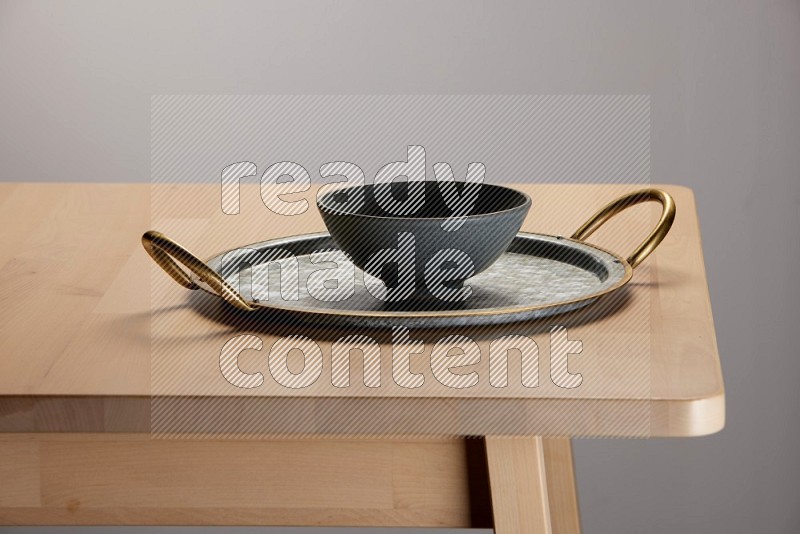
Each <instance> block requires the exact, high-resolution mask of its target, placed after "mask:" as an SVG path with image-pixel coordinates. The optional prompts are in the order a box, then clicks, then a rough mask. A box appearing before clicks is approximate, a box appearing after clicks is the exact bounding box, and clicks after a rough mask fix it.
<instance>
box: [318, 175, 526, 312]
mask: <svg viewBox="0 0 800 534" xmlns="http://www.w3.org/2000/svg"><path fill="white" fill-rule="evenodd" d="M411 184H414V185H413V187H417V188H418V189H416V190H415V191H412V192H410V191H409V187H410V186H411ZM411 184H410V183H408V182H397V183H391V184H381V185H374V184H371V185H364V186H358V187H351V188H343V189H338V190H334V191H331V192H328V193H324V194H322V195H320V196H319V198H318V199H317V206H318V207H319V210H320V213H321V214H322V218H323V220H324V221H325V225H326V226H327V227H328V231H329V232H330V234H331V237H332V238H333V240H334V241H335V242H336V244H337V245H338V246H339V247H340V248H341V249H342V250H343V251H344V252H346V253H347V254H348V255H349V256H350V258H351V259H352V261H353V263H354V264H355V265H356V266H357V267H359V268H360V269H362V270H364V271H365V272H367V273H368V274H370V275H372V276H374V277H376V278H379V279H380V280H381V281H383V282H384V284H385V286H386V287H387V288H396V287H398V285H399V284H403V285H405V287H407V284H406V283H404V282H403V280H405V281H406V282H407V281H408V277H409V275H410V273H411V270H412V269H413V279H414V289H413V291H412V294H409V293H408V291H404V292H402V293H396V294H395V297H394V298H392V299H391V300H394V301H403V300H406V299H407V298H411V297H414V298H419V297H428V298H429V297H431V296H434V297H437V298H439V299H441V300H459V299H458V298H452V294H451V295H450V296H449V297H443V293H442V291H438V292H437V291H435V290H433V289H432V288H436V287H437V281H438V282H442V277H443V278H444V281H443V282H442V285H444V286H446V287H447V288H451V289H456V288H460V287H461V286H462V285H463V282H464V281H465V280H466V279H467V278H469V277H470V276H474V275H476V274H478V273H479V272H481V271H483V270H484V269H486V268H487V267H489V266H490V265H491V264H492V263H493V262H494V261H495V260H497V258H499V257H500V255H501V254H503V252H504V251H505V250H506V249H507V248H508V246H509V245H510V243H511V240H512V239H513V238H514V236H515V235H516V233H517V232H518V231H519V228H520V226H521V225H522V221H523V220H524V219H525V216H526V215H527V213H528V210H529V209H530V206H531V199H530V197H528V195H526V194H524V193H521V192H519V191H516V190H514V189H510V188H507V187H501V186H497V185H486V184H484V185H482V186H480V189H479V190H478V193H477V198H476V200H475V203H474V205H473V207H472V209H471V210H469V211H467V212H466V214H465V215H464V216H463V218H462V219H461V220H462V221H463V222H462V223H461V224H460V226H459V227H458V228H457V229H453V226H452V225H453V222H454V219H453V218H452V215H453V210H452V209H451V208H450V207H448V205H447V203H446V202H445V199H444V197H443V194H442V189H441V188H440V185H439V183H438V182H435V181H426V182H411ZM458 187H459V191H462V190H463V189H462V188H463V187H464V185H463V184H459V186H458ZM423 191H424V201H423V202H419V201H417V202H413V203H411V205H412V207H415V208H417V209H415V210H409V211H410V212H409V213H401V214H396V213H390V212H388V211H386V210H385V209H384V207H382V206H386V203H385V202H383V203H382V202H379V200H385V199H386V198H387V195H391V198H392V199H394V200H396V201H400V202H401V201H404V200H407V199H408V196H409V194H414V193H416V197H415V198H416V199H417V200H419V199H420V198H421V196H422V192H423ZM376 196H377V197H378V198H377V199H376ZM450 198H452V197H450ZM452 204H453V202H452V201H451V205H452ZM394 211H398V210H397V209H395V210H394ZM448 220H449V221H450V223H449V225H448V223H447V221H448ZM409 234H410V235H412V236H413V254H408V251H409V250H410V249H409V248H408V245H409V242H410V238H409ZM401 236H402V237H401ZM381 251H383V252H381ZM440 251H441V252H440ZM453 251H460V252H453ZM398 252H402V254H398ZM376 255H377V256H382V257H383V259H389V260H390V261H387V262H385V263H384V264H383V265H382V266H381V261H380V260H379V259H377V258H376ZM466 257H468V262H471V264H472V265H471V269H465V268H464V265H465V262H464V260H465V258H466ZM392 260H396V261H392ZM401 271H403V272H402V274H401ZM437 273H442V275H441V276H439V278H437ZM402 276H405V278H402Z"/></svg>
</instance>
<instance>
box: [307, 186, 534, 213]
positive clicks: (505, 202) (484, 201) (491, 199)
mask: <svg viewBox="0 0 800 534" xmlns="http://www.w3.org/2000/svg"><path fill="white" fill-rule="evenodd" d="M455 185H456V188H457V191H458V194H459V195H464V194H465V185H466V184H464V183H463V182H462V183H456V184H455ZM413 187H417V188H422V187H424V197H423V198H424V202H420V203H419V204H420V205H419V207H418V209H416V210H415V211H411V212H409V213H405V214H400V215H398V214H393V213H390V212H387V211H386V210H384V209H383V208H382V207H381V205H380V204H379V203H378V201H377V200H376V196H380V195H383V196H385V195H388V194H391V196H392V198H394V199H395V200H396V201H398V202H403V201H405V200H407V199H408V196H409V193H410V188H413ZM356 190H360V191H358V192H357V193H358V194H359V195H361V194H363V200H364V201H363V202H358V203H357V202H351V194H353V193H354V192H356ZM454 202H457V199H456V200H452V201H451V202H450V203H451V205H452V204H454ZM528 202H529V198H528V196H527V195H525V194H524V193H521V192H519V191H515V190H514V189H509V188H507V187H502V186H498V185H490V184H482V185H481V186H480V189H479V190H478V198H477V199H476V200H475V203H474V205H473V206H472V209H470V210H469V213H468V214H467V215H469V216H475V215H488V214H492V213H499V212H503V211H508V210H511V209H514V208H519V207H521V206H524V205H525V204H526V203H528ZM317 203H318V205H319V208H320V209H322V210H325V211H327V212H329V213H338V214H343V215H344V214H349V215H361V216H364V217H385V218H403V219H446V218H448V217H450V216H452V215H453V208H452V207H450V206H448V205H447V203H446V202H445V200H444V196H443V194H442V188H441V187H440V186H439V183H438V182H435V181H425V182H392V183H388V184H379V185H375V184H368V185H363V186H356V187H348V188H342V189H338V190H336V191H331V192H329V193H326V194H324V195H322V196H321V197H320V198H319V199H318V201H317ZM359 204H360V205H359ZM354 205H355V206H356V207H355V208H353V207H352V206H354ZM456 205H459V204H456Z"/></svg>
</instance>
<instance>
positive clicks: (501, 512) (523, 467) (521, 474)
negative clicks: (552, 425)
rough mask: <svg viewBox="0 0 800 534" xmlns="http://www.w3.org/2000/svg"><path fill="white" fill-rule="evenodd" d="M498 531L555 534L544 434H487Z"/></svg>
mask: <svg viewBox="0 0 800 534" xmlns="http://www.w3.org/2000/svg"><path fill="white" fill-rule="evenodd" d="M486 458H487V461H488V464H489V483H490V484H491V487H492V512H493V517H494V530H495V532H496V533H497V534H552V532H553V530H552V522H551V518H550V515H551V513H550V503H549V498H548V494H547V492H548V486H547V476H546V472H545V469H546V465H545V459H544V444H543V443H542V438H540V437H532V438H494V437H487V438H486Z"/></svg>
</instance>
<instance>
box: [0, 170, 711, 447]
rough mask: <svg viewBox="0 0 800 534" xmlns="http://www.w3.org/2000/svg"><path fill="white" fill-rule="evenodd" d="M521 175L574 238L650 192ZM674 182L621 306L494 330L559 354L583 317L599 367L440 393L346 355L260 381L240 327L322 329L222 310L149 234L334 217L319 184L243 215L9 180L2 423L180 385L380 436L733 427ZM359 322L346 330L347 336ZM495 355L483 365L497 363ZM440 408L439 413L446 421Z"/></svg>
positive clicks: (311, 426) (170, 392) (205, 235)
mask: <svg viewBox="0 0 800 534" xmlns="http://www.w3.org/2000/svg"><path fill="white" fill-rule="evenodd" d="M514 187H518V188H519V189H522V190H524V191H525V192H527V193H528V194H530V195H531V197H532V198H533V207H532V209H531V212H530V214H529V216H528V218H527V219H526V221H525V223H524V225H523V227H522V230H523V231H530V232H538V233H547V234H556V235H567V236H568V235H570V234H571V233H572V232H573V231H574V230H575V229H576V228H578V227H579V226H580V224H581V223H583V222H584V220H585V219H587V218H588V217H589V216H590V215H591V214H592V213H593V212H594V211H596V210H597V209H598V208H600V207H601V206H603V205H604V204H606V203H607V202H609V201H610V200H613V199H614V198H616V197H618V196H620V195H622V194H624V193H627V192H630V191H632V190H635V189H638V187H636V186H623V185H614V186H608V185H517V186H514ZM662 188H663V189H665V190H666V191H668V192H669V193H670V194H672V195H673V197H674V198H675V201H676V205H677V211H678V213H677V218H676V220H675V224H674V226H673V228H672V231H671V232H670V234H669V236H667V238H666V239H665V241H664V242H663V243H662V244H661V246H660V247H659V248H658V250H657V251H656V252H655V253H654V254H653V255H651V256H650V257H649V258H648V259H647V260H646V261H645V262H644V263H643V264H642V265H641V266H639V267H638V268H637V269H636V270H635V272H634V276H633V280H632V282H631V283H630V284H629V287H628V289H627V290H626V291H625V294H624V295H617V296H610V297H606V299H617V301H609V302H606V303H605V304H604V306H605V308H608V309H609V310H610V311H609V313H605V314H600V315H599V316H598V314H597V313H595V312H592V311H591V310H592V307H590V308H587V310H586V311H584V312H577V313H572V314H568V315H567V316H564V317H561V318H558V319H556V318H551V319H549V320H547V321H544V322H542V321H539V322H533V323H526V324H517V325H508V326H505V327H496V328H491V329H484V330H483V331H482V332H481V333H480V335H477V334H476V336H477V337H476V338H475V339H476V341H477V342H478V344H479V346H480V347H481V348H482V349H484V348H486V347H488V344H489V343H490V342H491V341H492V340H493V339H494V338H496V337H499V336H500V335H505V334H508V333H522V334H526V335H530V336H531V337H533V338H534V339H535V340H536V341H537V343H539V344H540V346H541V347H542V354H543V355H545V354H546V351H545V348H546V347H547V344H548V338H547V332H548V330H547V327H549V325H552V324H563V325H565V326H567V327H568V329H569V335H570V338H571V339H577V340H581V341H582V343H583V352H582V353H581V354H579V355H576V356H575V357H571V359H570V370H571V371H572V372H580V373H581V374H582V375H583V377H584V384H583V385H582V386H581V387H580V388H577V389H578V390H580V391H575V390H565V389H563V388H559V387H556V386H554V385H553V384H551V383H550V381H549V380H547V377H548V374H547V369H548V367H547V361H546V358H542V367H541V371H540V376H541V377H542V380H541V382H542V384H541V386H540V387H538V388H535V389H528V388H522V387H521V386H520V385H519V384H515V383H510V384H509V387H508V388H504V389H502V390H498V389H496V388H490V387H488V384H487V383H488V380H482V381H481V384H482V385H480V386H479V387H476V388H474V389H472V390H470V391H466V392H465V391H464V390H460V391H459V392H458V394H454V393H452V392H445V391H443V390H441V389H437V388H436V387H434V386H435V381H433V380H432V377H431V376H430V368H428V370H427V371H428V375H429V376H428V379H429V381H430V382H431V383H432V387H431V388H427V389H426V388H420V389H421V390H424V391H411V390H404V389H403V388H400V387H399V386H397V385H396V384H393V383H392V384H393V385H392V384H389V385H388V386H387V388H385V389H383V388H382V390H381V391H380V392H377V393H376V392H374V391H371V390H369V388H366V387H360V388H359V387H358V384H357V382H358V381H359V379H360V378H357V379H355V380H354V382H356V383H355V384H353V387H351V388H333V387H331V378H330V365H329V363H330V361H329V359H326V368H327V369H328V371H327V373H328V374H327V378H326V375H325V374H324V373H323V375H322V379H320V380H319V381H318V382H317V383H315V384H314V386H312V387H310V388H307V389H306V390H304V391H302V392H301V393H297V392H289V391H286V390H285V389H283V390H282V389H280V388H278V387H276V386H274V385H269V384H265V386H264V387H262V388H258V389H254V390H242V389H239V388H234V387H232V386H231V385H230V384H228V383H227V382H225V380H224V379H223V378H222V376H221V373H220V369H219V352H220V349H221V348H222V346H223V344H224V343H225V342H226V341H227V340H229V339H230V338H231V337H233V336H234V335H236V334H237V333H242V332H248V333H251V334H254V335H257V336H258V337H260V338H261V339H262V341H263V343H264V347H265V348H268V347H269V346H270V345H271V343H272V342H273V341H274V340H275V339H277V338H278V337H280V336H284V335H290V334H298V333H306V332H307V330H305V329H304V328H303V327H293V328H288V329H287V328H286V327H283V326H279V325H272V324H268V323H267V324H265V323H264V322H261V323H258V322H254V321H250V320H244V321H243V320H241V318H240V316H238V315H234V314H229V315H226V313H227V312H226V311H224V310H223V311H219V310H217V308H213V309H215V310H217V311H215V312H214V313H205V312H204V310H207V309H209V308H210V307H211V306H217V304H215V300H214V298H213V297H211V296H207V295H200V294H199V292H193V293H192V292H188V291H186V290H185V289H183V288H181V287H179V286H178V285H176V284H174V283H173V282H172V281H171V280H170V279H169V278H168V277H167V276H166V275H165V274H164V273H163V272H161V271H160V270H159V269H158V268H157V267H156V266H155V265H154V264H153V263H152V261H151V260H150V258H149V257H148V256H147V254H146V253H145V252H144V250H143V249H142V247H141V244H140V241H139V238H140V236H141V234H142V233H143V232H144V231H145V230H148V229H151V228H153V229H157V230H159V231H161V232H163V233H165V234H167V235H169V236H170V237H173V238H175V239H176V240H177V241H179V242H181V243H182V244H183V245H185V246H186V247H187V248H189V249H190V250H192V251H194V252H195V253H197V254H198V255H199V256H200V257H202V258H206V257H209V256H211V255H213V254H216V253H218V252H220V251H222V250H226V249H230V248H233V247H236V246H243V245H246V244H249V243H253V242H257V241H263V240H266V239H270V238H273V237H280V236H286V235H294V234H301V233H307V232H318V231H323V230H324V226H323V224H322V221H321V218H320V217H319V215H318V213H317V211H316V209H315V208H314V207H313V198H314V194H313V193H314V192H313V191H311V192H309V193H308V194H307V196H306V198H308V199H309V201H310V203H311V206H312V207H311V209H309V210H308V211H307V212H306V213H304V214H302V215H298V216H295V217H292V218H286V217H281V216H278V215H275V214H273V213H271V212H270V211H269V210H267V209H266V208H265V207H264V205H263V204H262V203H261V200H260V198H259V195H258V186H257V184H252V185H246V186H244V185H243V187H242V193H241V213H240V214H239V215H237V216H230V215H225V214H223V213H222V211H221V210H220V208H219V195H220V191H219V185H218V184H210V185H188V184H182V185H170V186H167V185H159V186H154V185H151V184H118V185H112V184H77V183H72V184H13V183H9V184H0V203H2V207H3V209H2V211H0V232H1V233H2V244H3V246H2V247H0V269H1V271H0V300H2V302H3V306H2V308H0V329H2V330H1V331H2V334H0V431H2V432H36V431H49V432H60V431H69V432H78V431H91V432H142V431H145V432H146V431H148V430H150V423H151V420H150V416H151V413H150V410H151V399H152V398H153V397H156V396H158V397H161V396H163V397H168V398H170V399H196V398H205V399H208V398H218V399H227V400H225V401H224V402H230V403H237V402H246V403H251V404H249V405H248V406H253V405H258V403H259V402H261V403H266V402H273V403H276V402H279V403H280V406H281V409H289V410H296V413H295V414H294V415H295V416H294V417H292V421H288V422H287V420H285V419H284V420H281V421H278V420H275V421H266V422H265V423H264V424H265V425H270V424H273V425H276V426H275V427H274V428H276V429H277V430H276V431H277V432H278V433H283V434H286V433H294V432H296V433H298V434H309V433H310V434H339V433H350V432H352V431H354V430H358V431H359V432H360V433H363V434H370V435H380V436H390V435H393V434H397V433H398V432H399V433H405V432H409V433H422V434H428V433H432V434H437V433H440V434H442V435H451V434H459V433H470V434H476V435H486V434H498V433H499V434H524V435H563V436H578V435H582V436H641V437H646V436H691V435H703V434H708V433H712V432H716V431H718V430H719V429H721V428H722V426H723V425H724V388H723V381H722V374H721V369H720V360H719V355H718V352H717V345H716V339H715V333H714V324H713V320H712V314H711V306H710V302H709V296H708V288H707V282H706V274H705V268H704V264H703V255H702V247H701V239H700V230H699V226H698V220H697V215H696V210H695V203H694V198H693V194H692V192H691V191H690V190H688V189H686V188H683V187H676V186H663V187H662ZM656 217H657V208H656V207H655V206H653V207H649V206H648V207H645V206H642V207H636V208H633V209H630V210H628V211H627V212H625V213H624V214H621V215H620V216H619V217H618V218H616V219H614V220H613V221H612V222H610V223H609V228H608V229H604V230H601V231H600V232H598V234H597V235H596V236H593V237H592V239H591V241H592V242H593V243H597V244H598V245H600V246H603V247H604V248H606V249H609V250H613V251H615V252H618V253H620V254H621V255H622V256H626V255H627V254H628V253H629V251H631V250H632V249H633V247H634V246H635V245H636V244H637V243H638V242H639V241H640V240H641V239H642V238H643V237H644V235H645V234H646V233H647V232H648V231H649V230H650V228H651V226H652V224H653V223H654V221H655V220H656ZM612 227H613V230H611V228H612ZM231 313H232V312H231ZM220 318H222V319H220ZM309 332H311V330H309ZM324 332H325V329H324V328H320V329H318V330H314V331H313V333H312V334H311V337H314V335H317V336H318V338H319V339H320V342H319V344H320V346H321V347H322V349H323V353H324V354H325V357H326V358H329V355H330V343H331V341H332V339H335V338H332V337H330V336H325V335H323V334H324ZM355 333H358V332H356V331H354V330H348V331H346V332H345V331H337V332H336V337H339V336H343V335H350V334H355ZM451 333H460V334H469V333H470V331H469V330H468V329H458V330H457V331H454V332H450V331H445V332H439V333H435V332H424V331H419V332H418V331H414V330H412V332H411V334H412V337H414V338H416V339H421V340H424V341H425V346H426V354H428V355H429V354H430V350H431V347H432V345H433V343H434V342H435V341H436V339H438V337H440V336H444V335H449V334H451ZM315 339H317V338H315ZM251 352H252V354H248V355H246V356H245V355H242V357H241V358H240V365H242V366H243V367H249V368H250V369H258V368H259V366H260V369H261V370H265V364H264V361H265V360H264V358H266V354H265V353H266V352H267V351H266V350H265V351H262V352H261V353H259V352H256V351H251ZM486 354H488V352H486ZM259 358H260V359H259ZM483 360H485V358H483V359H482V361H481V364H479V365H478V367H477V370H478V372H479V374H480V376H482V377H483V376H487V377H488V370H487V369H488V367H487V365H488V364H487V363H486V362H485V361H483ZM165 362H169V372H168V373H167V374H168V375H169V376H174V377H180V379H179V380H178V379H175V380H163V379H162V378H163V377H164V376H167V375H166V374H165V373H166V371H163V369H162V367H160V366H162V365H165ZM259 362H260V363H259ZM573 366H574V367H573ZM162 371H163V372H162ZM159 373H161V374H159ZM384 373H390V371H389V369H388V368H387V369H386V370H385V371H384ZM353 376H355V377H359V376H360V375H358V374H357V373H354V375H353ZM387 376H391V375H390V374H387ZM386 382H391V381H390V380H386ZM510 382H513V380H511V381H510ZM362 386H363V384H362ZM236 406H238V408H237V409H241V406H242V405H236ZM275 406H278V405H277V404H276V405H275ZM370 406H380V408H379V413H380V414H381V418H382V419H384V420H385V422H384V423H383V424H381V425H379V424H377V423H375V424H373V425H371V426H358V424H357V422H356V421H355V420H354V419H353V418H349V419H348V417H346V416H342V419H341V420H339V421H331V418H330V414H331V413H338V414H340V415H341V414H346V413H348V412H355V411H357V410H364V409H369V407H370ZM325 410H330V413H328V414H327V416H326V420H325V421H324V422H323V421H321V420H320V416H319V412H320V411H323V412H324V411H325ZM409 410H413V411H414V412H415V413H417V414H423V416H422V419H423V421H421V422H419V421H417V422H409V420H408V411H409ZM315 414H316V415H315ZM425 414H431V416H430V418H428V420H425V419H426V417H428V416H427V415H425ZM433 414H439V415H438V416H435V417H434V415H433ZM442 414H445V415H442ZM353 417H355V416H353ZM418 419H419V418H418ZM454 421H456V422H454ZM293 425H294V426H293Z"/></svg>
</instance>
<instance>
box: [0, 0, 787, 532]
mask: <svg viewBox="0 0 800 534" xmlns="http://www.w3.org/2000/svg"><path fill="white" fill-rule="evenodd" d="M158 93H198V94H205V93H362V94H380V93H442V94H448V93H469V94H473V93H476V94H484V93H485V94H493V93H522V94H525V93H532V94H547V93H611V94H617V93H621V94H649V95H651V119H652V139H651V147H652V161H651V171H652V174H651V179H652V181H653V182H669V183H678V184H684V185H688V186H690V187H692V188H693V189H694V190H695V192H696V194H697V199H698V205H699V213H700V219H701V225H702V230H703V238H704V250H705V254H706V266H707V269H708V275H709V284H710V289H711V297H712V303H713V307H714V312H715V318H716V325H717V334H718V339H719V346H720V353H721V357H722V361H723V370H724V373H725V379H726V387H727V399H728V404H727V409H728V423H727V428H726V429H725V430H724V431H723V432H721V433H720V434H717V435H714V436H710V437H706V438H699V439H682V440H647V441H621V440H614V441H611V440H609V441H599V440H584V441H578V442H577V444H576V462H577V468H578V483H579V491H580V499H581V511H582V514H583V522H584V526H585V531H586V532H587V533H590V534H591V533H619V532H720V533H721V532H798V531H800V509H799V508H798V506H797V504H798V502H800V459H798V457H797V455H798V447H797V443H798V439H799V438H800V427H799V426H798V424H797V422H798V418H797V415H796V409H797V407H798V406H800V389H799V388H798V385H797V379H798V377H800V358H799V357H798V356H799V355H798V354H797V350H796V346H795V345H794V334H795V332H794V330H796V327H797V325H798V318H799V317H800V284H798V283H797V281H796V278H797V275H798V268H797V265H798V261H800V250H799V248H800V240H799V239H798V237H797V233H798V228H800V215H798V214H799V213H800V3H798V2H797V1H763V2H754V1H733V0H726V1H706V0H704V1H699V2H688V1H663V2H661V1H659V2H656V1H613V2H595V1H589V0H586V1H573V2H564V1H546V2H521V1H519V2H516V1H515V2H505V3H502V4H501V3H491V2H476V1H459V2H456V1H452V2H449V1H448V2H416V1H414V2H399V1H395V2H385V1H372V0H371V1H363V2H353V1H350V2H336V3H334V2H321V1H317V2H310V1H293V2H290V1H282V2H268V3H256V2H243V1H235V2H224V3H223V2H209V1H202V2H189V1H181V2H166V3H160V2H149V1H148V2H142V1H137V2H128V3H121V2H99V1H97V2H89V1H80V2H71V3H66V2H22V1H20V2H17V1H2V3H0V125H1V126H0V165H2V167H0V179H2V180H7V181H19V180H36V181H70V180H84V181H123V182H124V181H148V180H149V162H150V151H149V119H150V116H149V106H150V95H151V94H158ZM276 532H280V531H279V530H276Z"/></svg>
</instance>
